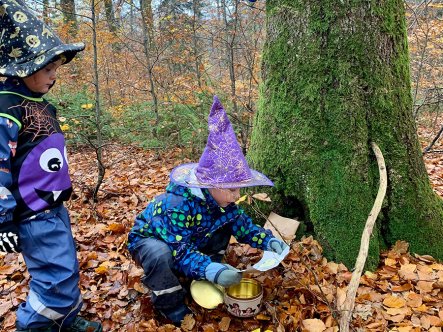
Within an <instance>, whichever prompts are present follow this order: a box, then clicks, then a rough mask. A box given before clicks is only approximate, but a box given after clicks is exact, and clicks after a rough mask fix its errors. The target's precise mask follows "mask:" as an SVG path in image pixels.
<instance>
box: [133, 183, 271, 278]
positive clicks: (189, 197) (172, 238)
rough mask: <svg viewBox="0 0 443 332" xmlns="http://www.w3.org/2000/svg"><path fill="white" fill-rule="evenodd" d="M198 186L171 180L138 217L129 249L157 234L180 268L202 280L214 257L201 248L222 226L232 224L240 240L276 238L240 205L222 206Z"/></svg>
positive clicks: (261, 242) (260, 243)
mask: <svg viewBox="0 0 443 332" xmlns="http://www.w3.org/2000/svg"><path fill="white" fill-rule="evenodd" d="M197 190H198V191H199V194H198V195H196V194H194V192H195V189H194V190H192V189H190V188H187V187H183V186H180V185H176V184H174V183H170V184H169V185H168V186H167V188H166V192H165V193H163V194H161V195H159V196H157V197H155V198H154V199H153V200H152V201H151V202H150V203H149V204H148V206H147V208H146V209H145V210H144V211H143V212H142V213H140V214H139V215H138V216H137V218H136V219H135V224H134V227H133V228H132V230H131V231H130V233H129V238H128V249H129V251H130V252H132V251H133V250H134V248H135V246H136V244H137V242H138V241H139V240H140V239H142V238H145V237H154V238H156V239H159V240H161V241H164V242H165V243H167V244H168V246H169V248H170V249H171V251H172V257H173V262H174V268H175V269H176V270H177V271H179V272H181V273H182V274H184V275H185V276H187V277H188V278H191V279H195V280H202V279H205V269H206V267H207V266H208V265H209V264H210V263H211V262H212V261H211V258H210V257H209V256H207V255H205V254H204V253H202V252H200V251H199V248H203V247H205V245H206V244H207V243H208V242H209V241H211V238H212V235H213V234H214V233H215V232H216V231H217V230H219V229H220V228H222V227H230V230H231V234H232V235H233V236H234V237H235V238H236V239H237V241H238V242H240V243H247V244H249V245H251V246H252V247H254V248H259V249H265V248H267V245H268V242H269V240H270V239H271V238H273V235H272V232H271V231H269V230H265V229H264V228H262V227H259V226H258V225H255V224H254V223H253V222H252V219H251V218H250V217H249V216H248V215H247V214H246V213H245V212H244V211H243V210H242V209H241V208H240V207H238V206H237V205H235V204H230V205H229V206H227V207H225V208H222V207H220V206H219V205H218V204H217V202H216V201H215V200H214V198H212V196H211V194H210V193H209V191H208V190H207V189H201V190H200V189H197Z"/></svg>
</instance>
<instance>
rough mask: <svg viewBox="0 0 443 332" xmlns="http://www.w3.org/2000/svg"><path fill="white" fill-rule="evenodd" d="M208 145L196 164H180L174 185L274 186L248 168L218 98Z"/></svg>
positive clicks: (206, 186) (172, 178)
mask: <svg viewBox="0 0 443 332" xmlns="http://www.w3.org/2000/svg"><path fill="white" fill-rule="evenodd" d="M208 129H209V135H208V141H207V143H206V147H205V150H204V151H203V154H202V155H201V157H200V160H199V162H198V164H195V163H194V164H183V165H180V166H178V167H176V168H175V169H173V170H172V172H171V175H170V177H171V180H172V181H173V182H175V183H177V184H181V185H184V186H188V187H200V188H237V187H251V186H260V185H261V186H273V185H274V184H273V183H272V181H271V180H269V179H268V178H267V177H266V176H264V175H263V174H261V173H260V172H257V171H255V170H252V169H250V168H249V166H248V163H247V161H246V159H245V157H244V155H243V152H242V149H241V147H240V144H238V141H237V137H236V135H235V132H234V129H233V128H232V125H231V123H230V122H229V119H228V116H227V114H226V112H225V110H224V108H223V106H222V104H221V103H220V100H219V99H218V98H217V96H214V101H213V104H212V107H211V111H210V113H209V118H208Z"/></svg>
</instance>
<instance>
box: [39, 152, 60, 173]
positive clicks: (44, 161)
mask: <svg viewBox="0 0 443 332" xmlns="http://www.w3.org/2000/svg"><path fill="white" fill-rule="evenodd" d="M39 161H40V167H41V168H42V169H43V170H44V171H46V172H58V171H59V170H61V169H62V168H63V163H64V158H63V156H62V154H61V152H60V151H59V150H58V149H56V148H50V149H48V150H46V151H45V152H43V153H42V155H41V156H40V160H39Z"/></svg>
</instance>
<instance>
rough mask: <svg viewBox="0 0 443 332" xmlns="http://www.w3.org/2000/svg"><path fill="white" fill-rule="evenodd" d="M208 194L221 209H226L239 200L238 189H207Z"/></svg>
mask: <svg viewBox="0 0 443 332" xmlns="http://www.w3.org/2000/svg"><path fill="white" fill-rule="evenodd" d="M208 190H209V193H210V194H211V196H212V197H213V198H214V199H215V201H216V202H217V204H218V205H219V206H221V207H227V206H228V205H229V204H231V203H235V202H236V201H237V200H238V199H239V198H240V188H230V189H216V188H209V189H208Z"/></svg>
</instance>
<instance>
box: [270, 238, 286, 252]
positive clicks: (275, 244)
mask: <svg viewBox="0 0 443 332" xmlns="http://www.w3.org/2000/svg"><path fill="white" fill-rule="evenodd" d="M287 247H288V245H287V244H286V243H284V242H283V241H280V240H279V239H276V238H275V237H274V238H272V239H270V240H269V242H268V250H269V251H273V252H275V253H276V254H278V255H280V254H281V253H282V252H283V250H285V249H286V248H287Z"/></svg>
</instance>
